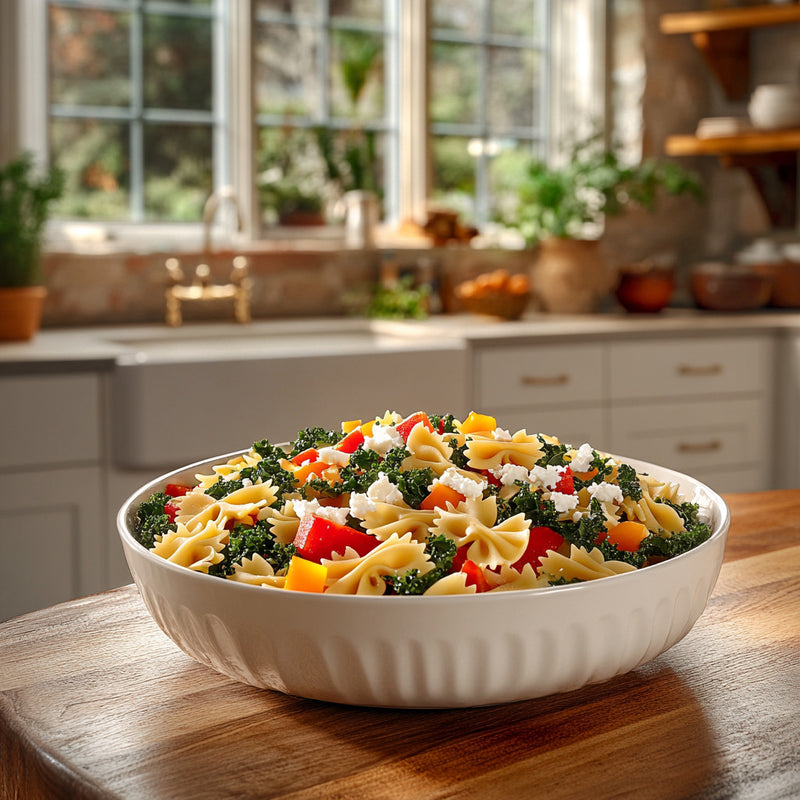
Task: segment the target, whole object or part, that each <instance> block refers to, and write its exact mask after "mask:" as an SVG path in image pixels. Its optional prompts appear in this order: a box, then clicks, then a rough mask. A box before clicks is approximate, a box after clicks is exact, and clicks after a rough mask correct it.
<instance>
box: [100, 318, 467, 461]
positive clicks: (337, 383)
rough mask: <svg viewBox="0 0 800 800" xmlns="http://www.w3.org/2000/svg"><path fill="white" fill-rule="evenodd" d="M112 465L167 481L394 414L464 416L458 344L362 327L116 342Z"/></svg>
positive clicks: (186, 334) (362, 323) (148, 332)
mask: <svg viewBox="0 0 800 800" xmlns="http://www.w3.org/2000/svg"><path fill="white" fill-rule="evenodd" d="M106 341H108V342H110V343H113V344H114V345H115V346H116V347H118V348H119V355H118V357H117V360H116V365H115V368H114V370H113V372H112V376H111V381H110V392H109V403H110V409H109V417H110V419H111V420H112V429H111V441H112V450H113V457H114V461H115V463H116V465H117V466H119V467H122V468H126V469H148V470H150V469H152V470H161V469H162V468H164V469H167V468H170V467H173V466H177V465H181V464H186V463H190V462H191V461H194V460H200V459H204V458H209V457H211V456H214V455H217V454H220V453H225V452H231V451H233V450H237V449H243V448H245V447H248V446H249V445H250V444H252V442H254V441H256V440H259V439H262V438H267V439H270V440H271V441H273V442H282V441H287V440H289V439H293V438H295V436H296V435H297V432H298V431H299V430H301V429H302V428H305V427H309V426H321V427H325V428H331V429H337V430H338V429H339V425H340V423H341V422H342V421H343V420H348V419H356V418H361V419H365V420H366V419H370V418H373V417H374V416H376V415H381V414H383V413H384V412H385V411H386V410H387V409H389V410H396V411H398V412H399V413H403V414H405V413H411V412H413V411H416V410H419V409H426V410H429V411H432V412H436V413H442V412H448V411H449V412H452V413H455V414H464V413H466V409H465V404H466V396H467V378H466V375H467V366H466V365H467V355H466V345H465V344H464V342H463V341H462V340H461V339H460V338H456V337H453V338H448V337H446V336H442V335H441V334H440V333H438V332H436V331H432V330H430V329H426V328H425V326H424V325H423V326H415V325H414V324H413V323H411V324H401V323H391V322H388V323H386V324H383V321H381V322H375V321H370V320H365V319H342V320H338V319H336V320H324V319H318V320H291V321H275V322H264V323H260V322H256V323H251V324H249V325H236V324H231V323H225V324H219V325H214V324H197V325H186V326H185V327H181V328H175V329H169V328H164V327H156V326H152V327H149V328H139V329H130V330H123V331H117V332H115V333H113V334H110V335H109V336H108V337H107V338H106Z"/></svg>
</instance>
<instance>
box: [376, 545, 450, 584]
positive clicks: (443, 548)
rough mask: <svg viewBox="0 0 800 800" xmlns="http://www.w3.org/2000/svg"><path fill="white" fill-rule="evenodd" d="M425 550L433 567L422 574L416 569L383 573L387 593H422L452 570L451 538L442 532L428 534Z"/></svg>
mask: <svg viewBox="0 0 800 800" xmlns="http://www.w3.org/2000/svg"><path fill="white" fill-rule="evenodd" d="M425 552H426V553H427V554H428V558H429V559H430V560H431V561H432V562H433V564H434V566H433V569H431V570H429V571H428V572H425V573H423V574H421V573H420V571H419V570H418V569H410V570H408V571H407V572H404V573H402V574H399V573H395V574H394V575H384V576H383V580H384V581H385V583H386V588H387V593H388V594H424V593H425V591H427V590H428V589H429V588H430V587H431V586H433V584H434V583H436V581H438V580H439V579H440V578H443V577H444V576H445V575H448V574H449V573H450V572H452V570H453V559H454V558H455V555H456V543H455V541H453V540H452V539H451V538H449V537H448V536H444V535H442V534H437V535H434V536H429V537H428V540H427V542H426V544H425Z"/></svg>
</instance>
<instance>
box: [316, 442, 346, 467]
mask: <svg viewBox="0 0 800 800" xmlns="http://www.w3.org/2000/svg"><path fill="white" fill-rule="evenodd" d="M319 460H320V461H324V462H325V463H326V464H337V465H338V466H340V467H343V466H344V465H345V464H347V463H349V461H350V454H349V453H343V452H342V451H341V450H337V449H336V448H335V447H322V448H320V450H319Z"/></svg>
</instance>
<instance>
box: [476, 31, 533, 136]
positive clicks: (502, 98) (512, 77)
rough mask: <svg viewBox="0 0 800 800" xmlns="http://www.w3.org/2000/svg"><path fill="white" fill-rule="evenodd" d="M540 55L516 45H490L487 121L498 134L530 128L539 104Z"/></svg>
mask: <svg viewBox="0 0 800 800" xmlns="http://www.w3.org/2000/svg"><path fill="white" fill-rule="evenodd" d="M537 66H538V54H537V53H536V51H534V50H522V49H519V48H514V47H491V48H489V90H488V92H487V97H488V104H487V115H486V118H487V122H488V124H489V127H490V129H491V130H492V131H493V132H495V133H502V132H504V131H507V130H509V129H510V128H514V127H517V128H523V127H524V128H531V127H532V126H533V124H534V114H535V109H536V108H537V106H538V100H537V98H536V96H535V95H536V92H537V90H538V88H539V80H538V76H539V71H538V69H537Z"/></svg>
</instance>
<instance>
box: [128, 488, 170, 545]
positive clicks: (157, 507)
mask: <svg viewBox="0 0 800 800" xmlns="http://www.w3.org/2000/svg"><path fill="white" fill-rule="evenodd" d="M169 500H170V498H169V497H168V496H167V495H166V494H164V492H156V493H155V494H153V495H151V496H150V497H149V498H148V499H147V500H145V501H144V502H143V503H142V504H141V505H140V506H139V508H138V509H137V510H136V523H135V524H134V526H133V536H134V538H135V539H136V541H137V542H139V543H140V544H141V545H143V546H144V547H146V548H147V549H148V550H150V549H151V548H152V547H153V546H154V545H155V543H156V541H157V540H156V537H160V536H163V535H164V534H165V533H166V532H167V531H168V530H169V525H170V522H169V517H168V516H167V515H166V514H165V513H164V506H165V505H166V504H167V503H168V502H169Z"/></svg>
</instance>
